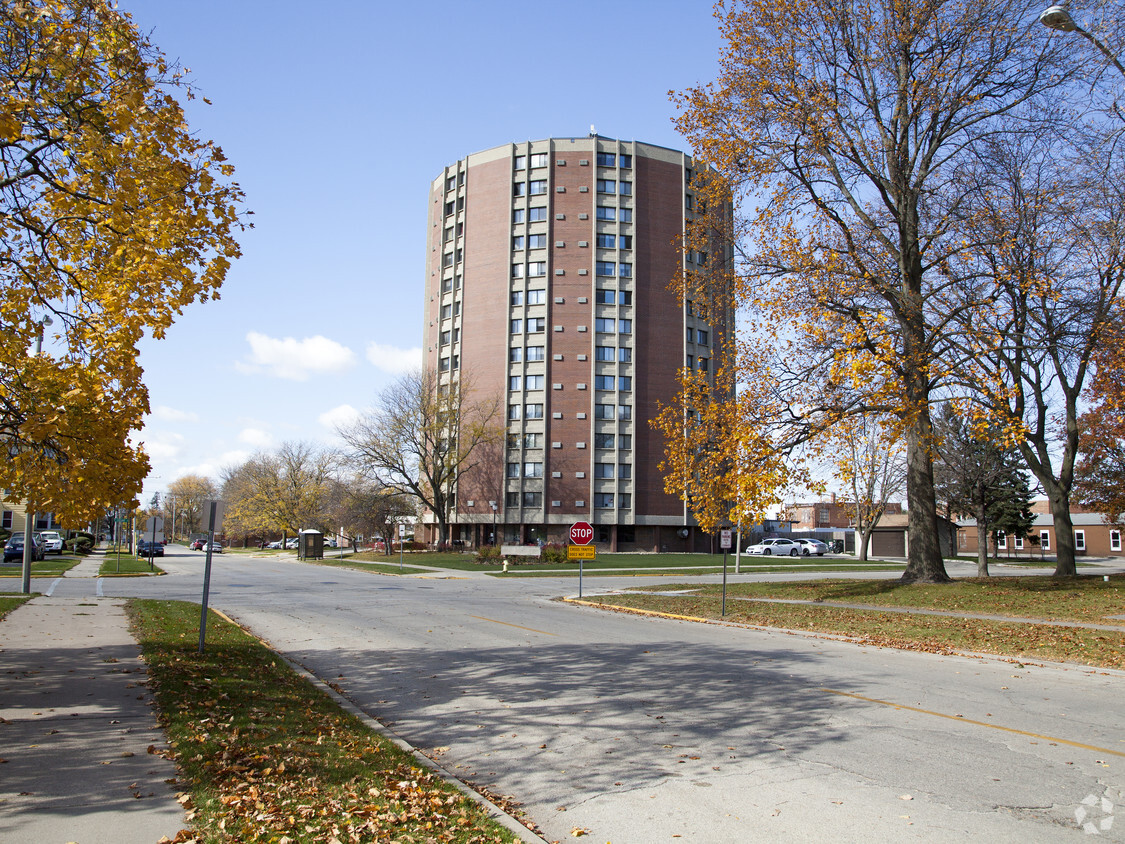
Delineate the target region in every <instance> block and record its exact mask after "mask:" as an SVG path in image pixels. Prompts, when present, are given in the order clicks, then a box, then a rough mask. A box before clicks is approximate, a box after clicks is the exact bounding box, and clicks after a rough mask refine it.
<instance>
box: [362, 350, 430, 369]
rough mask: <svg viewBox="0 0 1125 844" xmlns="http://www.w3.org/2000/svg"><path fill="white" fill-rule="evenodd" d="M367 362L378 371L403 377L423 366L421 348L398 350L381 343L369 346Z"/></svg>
mask: <svg viewBox="0 0 1125 844" xmlns="http://www.w3.org/2000/svg"><path fill="white" fill-rule="evenodd" d="M367 360H368V361H369V362H370V363H372V364H373V365H374V366H375V368H376V369H381V370H383V371H384V372H389V373H390V374H392V375H403V374H405V373H407V372H410V371H411V370H413V369H418V368H419V367H420V366H421V365H422V349H421V347H417V348H413V349H397V348H395V347H394V346H384V345H382V344H381V343H368V344H367Z"/></svg>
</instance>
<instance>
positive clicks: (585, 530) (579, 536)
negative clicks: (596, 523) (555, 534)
mask: <svg viewBox="0 0 1125 844" xmlns="http://www.w3.org/2000/svg"><path fill="white" fill-rule="evenodd" d="M593 538H594V529H593V528H592V527H590V523H589V522H575V523H574V524H572V525H571V526H570V541H571V542H573V543H574V544H575V545H589V544H590V540H591V539H593Z"/></svg>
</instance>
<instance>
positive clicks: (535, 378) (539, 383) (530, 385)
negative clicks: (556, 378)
mask: <svg viewBox="0 0 1125 844" xmlns="http://www.w3.org/2000/svg"><path fill="white" fill-rule="evenodd" d="M527 389H529V390H542V389H543V376H542V375H528V376H527Z"/></svg>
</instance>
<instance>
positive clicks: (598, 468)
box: [594, 463, 613, 480]
mask: <svg viewBox="0 0 1125 844" xmlns="http://www.w3.org/2000/svg"><path fill="white" fill-rule="evenodd" d="M594 477H595V478H602V479H603V480H604V479H607V478H612V477H613V464H612V463H595V464H594Z"/></svg>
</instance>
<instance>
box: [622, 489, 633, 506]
mask: <svg viewBox="0 0 1125 844" xmlns="http://www.w3.org/2000/svg"><path fill="white" fill-rule="evenodd" d="M620 507H621V509H622V510H631V509H633V496H632V494H630V493H628V492H623V493H621V503H620Z"/></svg>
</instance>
